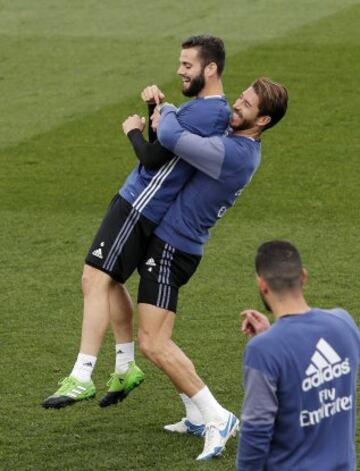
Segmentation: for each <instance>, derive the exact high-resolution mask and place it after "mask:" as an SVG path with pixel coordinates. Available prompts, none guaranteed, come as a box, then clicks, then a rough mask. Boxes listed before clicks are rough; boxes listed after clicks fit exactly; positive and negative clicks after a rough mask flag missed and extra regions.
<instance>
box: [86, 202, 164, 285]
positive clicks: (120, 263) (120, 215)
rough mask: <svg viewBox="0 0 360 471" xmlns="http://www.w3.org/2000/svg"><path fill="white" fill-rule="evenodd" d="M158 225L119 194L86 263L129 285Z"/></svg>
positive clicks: (107, 214)
mask: <svg viewBox="0 0 360 471" xmlns="http://www.w3.org/2000/svg"><path fill="white" fill-rule="evenodd" d="M155 227H156V224H155V223H153V222H151V221H150V220H149V219H147V218H146V217H144V216H142V215H141V213H139V212H138V211H136V210H135V209H134V208H133V207H132V206H131V204H130V203H128V202H127V201H126V200H124V198H122V197H121V196H120V195H119V194H117V195H115V196H114V198H113V200H112V201H111V203H110V205H109V208H108V210H107V213H106V215H105V217H104V219H103V221H102V223H101V226H100V228H99V230H98V232H97V234H96V236H95V239H94V242H93V243H92V245H91V247H90V250H89V253H88V255H87V257H86V259H85V263H87V264H88V265H91V266H92V267H95V268H97V269H98V270H101V271H103V272H105V273H107V274H108V275H110V276H111V277H112V278H113V279H114V280H116V281H118V282H120V283H125V281H126V280H127V279H128V278H129V277H130V276H131V275H132V273H133V272H134V270H135V269H136V268H137V267H138V266H139V264H140V262H141V261H142V259H143V258H144V256H145V253H146V249H147V244H148V241H149V238H150V236H151V234H152V232H153V231H154V229H155Z"/></svg>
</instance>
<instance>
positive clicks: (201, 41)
mask: <svg viewBox="0 0 360 471" xmlns="http://www.w3.org/2000/svg"><path fill="white" fill-rule="evenodd" d="M181 47H182V48H183V49H190V48H192V47H196V48H197V49H198V51H199V58H200V60H201V63H202V65H203V67H205V66H207V65H209V64H211V62H215V64H216V65H217V73H218V76H219V77H220V75H221V74H222V72H223V70H224V67H225V46H224V42H223V40H222V39H220V38H217V37H215V36H212V35H211V34H199V35H197V36H190V37H189V38H187V39H185V41H184V42H183V43H182V44H181Z"/></svg>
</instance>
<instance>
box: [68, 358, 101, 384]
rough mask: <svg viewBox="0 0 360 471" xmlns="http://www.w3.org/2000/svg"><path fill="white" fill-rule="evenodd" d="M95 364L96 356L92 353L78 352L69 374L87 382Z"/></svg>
mask: <svg viewBox="0 0 360 471" xmlns="http://www.w3.org/2000/svg"><path fill="white" fill-rule="evenodd" d="M95 364H96V357H94V356H92V355H86V354H85V353H79V355H78V356H77V359H76V362H75V365H74V368H73V370H72V372H71V373H70V376H72V377H73V378H76V379H77V380H78V381H81V382H82V383H87V382H89V381H90V380H91V375H92V372H93V370H94V368H95Z"/></svg>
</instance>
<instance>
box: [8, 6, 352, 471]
mask: <svg viewBox="0 0 360 471" xmlns="http://www.w3.org/2000/svg"><path fill="white" fill-rule="evenodd" d="M359 19H360V4H359V2H358V1H355V0H354V1H351V0H342V1H338V0H312V1H310V0H304V1H301V2H297V1H295V0H257V1H253V2H250V1H248V0H238V1H235V0H229V1H228V2H226V7H225V4H224V5H222V4H221V2H217V1H215V0H208V1H206V2H205V1H199V2H194V1H193V2H190V1H184V2H173V3H172V2H171V3H170V2H165V0H161V1H160V0H158V1H155V2H152V3H146V2H133V3H131V4H130V3H128V2H125V1H118V2H116V1H115V0H106V1H104V2H95V1H93V0H89V1H88V2H80V1H74V2H70V1H65V0H64V1H62V2H55V1H53V0H50V1H46V2H45V1H44V0H42V1H41V0H37V1H36V0H28V1H25V0H15V1H11V2H10V1H4V0H0V38H1V46H0V63H1V64H2V66H1V69H0V89H1V94H0V108H1V115H0V129H1V131H0V165H1V171H0V182H1V185H0V218H1V232H0V242H1V245H0V246H1V255H0V260H1V263H0V273H1V280H2V287H1V291H0V306H1V317H0V319H1V320H0V322H1V329H0V333H1V341H0V351H1V363H0V417H1V430H0V439H1V446H0V469H3V470H6V471H13V470H20V469H21V470H22V471H25V470H60V469H61V470H81V469H89V470H111V471H138V470H150V469H151V470H154V469H156V470H161V471H167V470H175V471H177V470H178V471H180V470H184V469H186V470H197V469H202V470H208V469H221V470H231V469H233V468H234V458H235V447H236V441H235V440H234V441H232V442H230V443H229V445H228V447H227V450H226V453H225V456H224V457H223V458H221V459H219V460H217V461H216V462H211V463H200V464H199V463H196V462H195V461H194V458H195V457H196V456H197V454H198V453H199V452H200V451H201V448H202V442H201V440H197V439H194V438H189V437H174V436H172V435H167V434H166V433H165V432H163V431H162V426H163V424H165V423H168V422H169V421H173V420H176V419H178V418H179V417H180V416H181V413H182V408H181V405H180V403H179V401H178V400H177V399H176V398H175V392H174V390H173V388H172V386H171V385H170V384H169V382H168V381H167V379H166V378H165V377H164V376H163V375H162V374H161V373H160V372H158V371H157V370H156V369H155V368H154V367H152V366H151V365H150V364H149V363H148V362H147V361H145V360H144V359H143V358H141V357H140V355H139V356H138V363H139V365H140V366H141V367H142V368H143V370H144V371H145V373H146V381H145V382H144V384H143V385H142V386H141V388H140V389H138V390H137V391H136V392H135V393H134V394H133V395H131V396H130V397H129V398H128V399H127V400H126V401H125V402H124V403H122V404H121V405H120V406H118V407H115V408H109V409H106V410H102V409H100V408H99V407H98V405H97V401H91V402H88V403H84V404H77V405H75V406H73V407H71V408H67V409H65V410H62V411H51V410H50V411H46V410H43V409H42V408H41V407H40V402H41V401H42V399H43V398H44V397H46V396H47V395H49V394H50V393H52V392H53V391H54V390H55V388H56V383H57V381H58V380H59V379H61V378H62V377H64V376H66V375H67V374H68V373H69V370H70V369H71V367H72V364H73V362H74V359H75V357H76V354H77V349H78V341H79V333H80V326H81V319H82V297H81V291H80V276H81V272H82V265H83V258H84V256H85V254H86V251H87V249H88V246H89V243H90V242H91V240H92V237H93V235H94V231H95V230H96V228H97V226H98V224H99V222H100V221H101V219H102V215H103V213H104V210H105V207H106V205H107V203H108V201H109V199H110V197H111V196H112V195H113V194H114V193H115V191H117V189H118V188H119V186H120V185H121V183H122V182H123V180H124V178H125V177H126V175H127V174H128V172H129V171H130V170H131V168H132V167H133V166H134V164H135V158H134V156H133V155H132V153H131V150H130V146H129V144H128V142H127V140H126V138H125V137H124V136H123V135H122V133H121V132H120V131H119V125H120V123H121V121H122V120H123V119H124V118H125V117H126V116H127V115H128V114H130V113H133V112H142V110H143V107H142V105H141V103H140V100H139V91H140V90H141V88H142V87H143V86H145V85H148V84H149V83H158V84H159V85H160V86H161V88H163V89H164V90H165V91H166V93H167V98H168V100H169V101H173V102H176V103H180V102H181V101H182V100H183V98H182V96H181V94H180V92H179V80H178V79H177V78H176V76H175V70H176V66H177V60H178V52H179V44H180V42H181V40H182V39H183V38H184V37H186V36H187V35H189V34H191V33H194V32H203V31H209V32H212V33H214V34H218V35H221V36H222V37H223V38H224V40H225V42H226V44H227V47H228V51H229V55H228V61H227V65H226V72H225V75H224V82H225V86H226V90H227V94H228V97H229V100H230V102H232V100H234V99H235V98H236V96H237V94H238V93H239V92H240V91H241V90H242V89H243V87H246V86H247V85H248V84H249V83H250V82H251V81H252V80H253V79H254V78H256V77H258V76H261V75H268V76H270V77H272V78H273V79H275V80H279V81H281V82H283V83H285V84H286V85H287V86H288V89H289V93H290V104H289V105H290V107H289V112H288V115H287V117H286V119H285V120H284V121H283V122H282V123H281V124H280V125H279V126H278V127H277V128H275V129H274V130H273V131H269V133H268V134H267V135H266V136H264V139H263V164H262V167H261V168H260V170H259V172H258V174H257V175H256V177H255V179H254V181H253V183H252V184H251V186H250V187H249V188H248V189H247V190H246V191H245V193H244V194H243V195H242V196H241V198H240V200H239V201H238V203H237V206H236V208H235V209H234V210H232V211H231V212H229V214H227V215H226V217H225V218H224V220H223V221H222V222H221V223H220V224H219V225H218V226H217V227H216V228H215V229H214V230H213V232H212V238H211V241H210V242H209V244H208V247H207V249H206V256H205V258H204V260H203V262H202V265H201V266H200V268H199V270H198V272H197V274H196V275H195V276H194V278H193V280H191V282H190V284H189V285H188V286H187V287H186V288H185V289H184V290H183V294H182V296H181V299H180V306H179V315H178V321H177V326H176V332H175V339H176V341H177V342H178V343H179V344H180V345H181V346H182V347H183V348H184V350H185V352H186V353H188V354H189V356H190V357H191V358H192V359H193V360H194V362H195V364H196V366H197V368H198V371H199V373H200V374H201V376H202V377H203V378H204V380H205V381H206V382H207V383H208V385H209V386H210V387H211V389H212V390H213V392H214V393H215V395H216V396H217V398H218V399H219V400H220V401H221V402H222V403H223V404H224V405H225V406H226V407H228V408H230V409H231V410H233V411H236V412H239V411H240V407H241V402H242V397H243V390H242V383H241V359H242V352H243V349H244V346H245V339H244V338H243V337H242V336H241V334H240V332H239V316H238V313H239V311H240V310H242V309H243V308H246V307H255V308H258V309H260V308H261V304H260V302H259V300H258V296H257V293H256V289H255V286H254V277H253V258H254V253H255V250H256V248H257V246H258V245H259V244H260V243H261V242H262V241H264V240H267V239H270V238H286V239H289V240H292V241H293V242H294V243H295V244H296V245H297V246H298V247H299V248H300V250H301V252H302V254H303V259H304V262H305V265H306V266H307V268H308V271H309V273H310V280H309V285H308V287H307V289H306V295H307V297H308V300H309V302H310V303H311V304H312V305H316V306H322V307H332V306H334V305H340V306H343V307H344V308H346V309H348V310H349V311H350V312H351V313H352V314H353V315H354V317H355V319H356V320H357V322H360V311H359V304H360V303H359V301H360V299H359V293H360V277H359V266H360V250H359V231H360V224H359V206H360V196H359V182H358V180H359V177H358V175H359V172H360V160H359V151H360V141H359V133H358V130H357V125H358V120H357V119H356V118H357V117H358V110H359V109H360V100H359V93H358V90H357V89H358V77H359V76H360V53H359V42H360V38H359V32H358V24H359ZM137 281H138V279H137V276H134V277H133V279H131V280H130V283H129V289H130V292H131V293H132V294H133V295H135V293H136V286H137ZM112 343H113V342H112V338H111V335H110V334H109V336H108V337H107V339H106V343H105V345H104V348H103V350H102V353H101V355H100V357H99V360H98V364H97V368H96V371H95V374H94V380H95V382H96V385H97V388H98V394H97V396H98V397H101V395H102V393H103V392H105V390H106V386H105V382H106V380H107V377H108V374H109V373H110V372H111V371H112V369H113V361H114V359H113V345H112ZM358 430H359V429H358ZM358 437H359V434H358Z"/></svg>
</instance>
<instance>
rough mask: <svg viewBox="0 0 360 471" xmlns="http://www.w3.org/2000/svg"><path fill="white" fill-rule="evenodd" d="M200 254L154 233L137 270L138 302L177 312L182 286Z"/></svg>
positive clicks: (194, 267)
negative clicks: (172, 243)
mask: <svg viewBox="0 0 360 471" xmlns="http://www.w3.org/2000/svg"><path fill="white" fill-rule="evenodd" d="M200 260H201V256H199V255H192V254H189V253H186V252H182V251H181V250H177V249H175V248H174V247H172V246H171V245H169V244H167V243H166V242H164V241H162V240H161V239H159V238H157V237H156V236H152V237H151V239H150V242H149V245H148V248H147V251H146V255H145V258H144V259H143V261H142V263H141V264H140V266H139V268H138V270H139V273H140V277H141V278H140V285H139V291H138V303H146V304H152V305H153V306H157V307H160V308H162V309H167V310H169V311H172V312H176V306H177V300H178V292H179V288H180V287H181V286H183V285H185V284H186V283H187V282H188V281H189V280H190V278H191V277H192V275H193V274H194V273H195V271H196V269H197V267H198V265H199V263H200Z"/></svg>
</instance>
